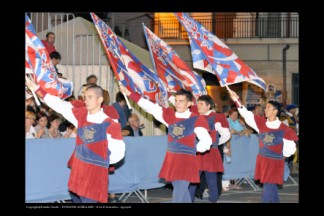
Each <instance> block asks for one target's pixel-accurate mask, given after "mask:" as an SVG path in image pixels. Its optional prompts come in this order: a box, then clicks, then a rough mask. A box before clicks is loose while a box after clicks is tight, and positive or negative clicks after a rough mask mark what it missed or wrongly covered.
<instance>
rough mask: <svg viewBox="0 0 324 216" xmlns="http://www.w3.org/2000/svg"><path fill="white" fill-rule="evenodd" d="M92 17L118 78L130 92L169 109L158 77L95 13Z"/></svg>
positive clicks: (165, 91) (164, 89) (164, 91)
mask: <svg viewBox="0 0 324 216" xmlns="http://www.w3.org/2000/svg"><path fill="white" fill-rule="evenodd" d="M91 17H92V20H93V22H94V24H95V26H96V29H97V31H98V33H99V36H100V39H101V41H102V43H103V45H104V47H105V50H106V53H107V56H108V59H109V62H110V64H111V66H112V68H113V71H114V74H115V76H116V78H117V79H118V80H119V81H120V82H121V83H122V84H123V85H124V86H125V87H126V88H127V89H128V90H129V91H131V92H138V93H139V94H141V95H143V96H144V97H146V98H147V99H150V100H151V101H152V102H154V103H158V104H159V105H161V106H163V107H168V105H169V103H168V98H167V96H168V95H167V90H166V88H165V86H163V83H161V81H160V80H159V78H158V77H157V75H156V74H155V73H153V72H152V71H151V70H150V69H149V68H147V67H146V66H145V65H143V64H142V63H141V62H140V61H139V60H138V58H137V57H136V56H135V55H134V54H132V53H131V52H130V51H129V50H128V49H127V47H126V46H125V45H124V43H123V42H122V41H121V40H120V39H119V38H118V37H117V35H116V34H115V33H114V32H113V31H112V30H111V29H110V28H109V26H108V25H107V24H106V23H104V22H103V21H102V20H101V19H100V18H99V17H98V16H96V15H95V14H94V13H91Z"/></svg>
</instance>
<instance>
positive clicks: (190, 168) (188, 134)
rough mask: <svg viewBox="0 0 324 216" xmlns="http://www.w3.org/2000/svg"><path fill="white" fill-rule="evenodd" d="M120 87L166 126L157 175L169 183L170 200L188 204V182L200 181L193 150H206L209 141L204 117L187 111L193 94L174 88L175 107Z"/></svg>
mask: <svg viewBox="0 0 324 216" xmlns="http://www.w3.org/2000/svg"><path fill="white" fill-rule="evenodd" d="M120 90H121V92H124V93H125V94H126V96H129V97H130V99H132V100H133V101H134V102H135V103H137V104H138V105H139V106H140V107H141V108H142V109H144V110H145V111H146V112H148V113H150V114H152V115H153V116H154V117H155V118H156V119H157V120H158V121H160V122H162V123H163V124H165V125H166V126H168V128H169V134H168V149H167V152H166V156H165V159H164V162H163V165H162V168H161V171H160V174H159V177H160V178H164V179H165V180H166V181H168V182H172V185H173V192H172V202H173V203H179V202H180V203H185V202H187V203H191V202H192V200H191V198H190V194H189V184H190V183H199V163H198V160H197V156H196V153H197V151H198V152H205V151H207V150H209V149H210V146H211V144H212V139H211V137H210V135H209V133H208V127H209V126H208V122H207V120H206V119H205V118H204V117H203V116H199V115H198V114H195V113H192V112H190V110H189V107H190V106H191V104H192V97H193V96H192V93H191V92H190V91H188V90H185V89H180V90H179V91H177V93H176V98H175V109H176V110H174V109H173V108H171V107H169V108H164V107H161V106H159V105H157V104H155V103H152V102H151V101H149V100H147V99H145V98H142V97H141V95H139V94H138V93H134V92H132V93H131V92H130V91H129V90H128V89H127V88H125V87H124V86H122V85H121V86H120ZM196 137H197V138H198V139H199V142H198V143H197V144H195V140H196ZM184 143H185V144H184Z"/></svg>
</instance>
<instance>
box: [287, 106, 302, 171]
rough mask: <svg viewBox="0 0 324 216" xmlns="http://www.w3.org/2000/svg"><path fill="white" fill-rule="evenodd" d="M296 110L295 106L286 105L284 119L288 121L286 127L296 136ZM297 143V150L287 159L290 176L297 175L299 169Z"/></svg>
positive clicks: (297, 120) (297, 121)
mask: <svg viewBox="0 0 324 216" xmlns="http://www.w3.org/2000/svg"><path fill="white" fill-rule="evenodd" d="M296 108H297V106H296V105H295V104H288V105H287V106H286V118H287V121H288V125H289V127H290V128H291V129H293V130H294V131H295V132H296V133H297V134H298V131H297V128H298V123H299V119H298V117H297V116H296ZM298 143H299V142H298V141H297V142H296V144H297V149H296V152H295V154H294V155H293V156H291V157H290V158H289V161H291V160H292V168H291V173H292V174H298V173H299V169H298Z"/></svg>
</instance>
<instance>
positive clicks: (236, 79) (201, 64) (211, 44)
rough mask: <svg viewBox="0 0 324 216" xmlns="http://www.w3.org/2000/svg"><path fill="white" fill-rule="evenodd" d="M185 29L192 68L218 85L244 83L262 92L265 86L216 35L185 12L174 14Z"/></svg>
mask: <svg viewBox="0 0 324 216" xmlns="http://www.w3.org/2000/svg"><path fill="white" fill-rule="evenodd" d="M175 16H176V17H177V18H178V20H179V22H180V23H181V24H182V25H183V26H184V28H185V29H186V30H187V33H188V36H189V40H190V48H191V55H192V59H193V65H194V68H198V69H201V70H205V71H208V72H210V73H212V74H215V75H216V76H217V78H218V79H219V83H220V85H221V86H225V85H231V84H235V83H240V82H243V81H247V82H250V83H253V84H255V85H257V86H259V87H261V88H263V89H264V90H265V89H266V84H265V82H264V81H263V79H261V78H260V77H259V76H258V75H257V74H256V73H255V72H254V71H253V70H252V68H250V67H249V66H247V65H246V64H245V63H244V62H243V61H242V60H241V59H240V58H238V57H237V55H236V54H235V53H234V52H233V51H232V50H230V49H229V47H228V46H226V45H225V44H224V43H223V42H222V41H221V40H220V39H219V38H218V37H216V35H214V34H212V33H211V32H209V31H207V29H206V28H205V27H203V26H202V25H201V24H200V23H198V22H197V21H196V20H194V19H192V18H191V17H189V16H188V15H187V14H185V13H175Z"/></svg>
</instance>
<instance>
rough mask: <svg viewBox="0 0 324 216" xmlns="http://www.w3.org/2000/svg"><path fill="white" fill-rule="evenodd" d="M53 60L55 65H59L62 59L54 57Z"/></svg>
mask: <svg viewBox="0 0 324 216" xmlns="http://www.w3.org/2000/svg"><path fill="white" fill-rule="evenodd" d="M51 60H52V63H53V65H57V64H59V63H60V61H61V60H60V59H55V58H52V59H51Z"/></svg>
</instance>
